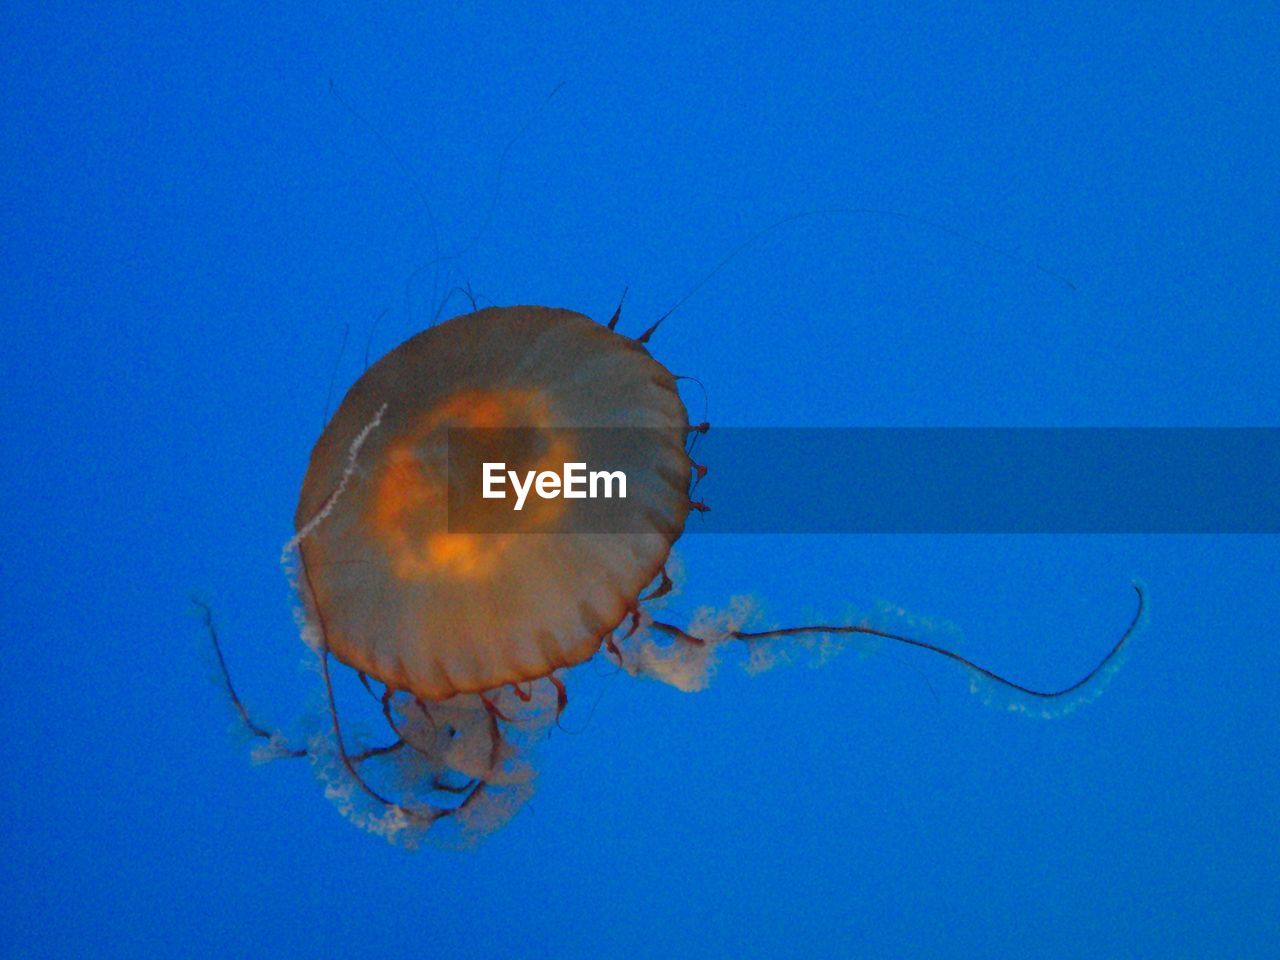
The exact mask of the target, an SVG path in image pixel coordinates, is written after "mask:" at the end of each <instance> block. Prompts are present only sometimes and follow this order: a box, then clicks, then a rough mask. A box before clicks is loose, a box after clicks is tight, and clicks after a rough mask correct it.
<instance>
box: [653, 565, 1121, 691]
mask: <svg viewBox="0 0 1280 960" xmlns="http://www.w3.org/2000/svg"><path fill="white" fill-rule="evenodd" d="M1133 590H1134V592H1135V593H1136V594H1137V595H1138V607H1137V609H1136V610H1135V611H1134V613H1133V619H1132V620H1131V621H1130V622H1129V626H1128V627H1126V628H1125V631H1124V633H1123V634H1122V635H1121V637H1120V639H1119V640H1117V641H1116V643H1115V646H1113V647H1112V648H1111V650H1110V651H1108V653H1107V655H1106V656H1105V657H1103V658H1102V659H1101V660H1100V661H1099V662H1098V664H1097V666H1095V667H1094V668H1093V669H1092V670H1090V671H1089V672H1088V673H1086V674H1085V675H1084V676H1083V677H1081V678H1080V679H1079V680H1077V681H1075V682H1074V683H1072V684H1070V685H1069V686H1066V687H1063V688H1062V689H1061V690H1035V689H1032V688H1031V687H1027V686H1024V685H1023V684H1021V683H1018V682H1016V681H1014V680H1010V679H1009V678H1007V677H1002V676H1000V675H999V674H998V673H995V672H994V671H992V670H988V669H987V668H986V667H983V666H981V665H979V664H976V663H974V662H973V661H972V660H969V659H968V658H967V657H963V656H961V655H960V654H958V653H956V652H955V651H954V650H948V649H947V648H945V647H939V646H937V645H935V644H932V643H928V642H926V641H924V640H917V639H915V638H913V637H907V636H903V635H901V634H897V633H890V632H888V631H886V630H878V629H876V628H875V627H867V626H849V625H837V624H813V625H809V626H803V627H782V628H780V629H777V630H761V631H756V632H752V631H748V630H735V631H733V632H732V633H730V634H729V638H730V639H733V640H741V641H743V642H744V643H751V642H752V641H755V640H772V639H776V638H778V637H796V636H803V635H805V634H822V633H834V634H863V635H865V636H869V637H878V638H880V639H882V640H892V641H894V642H895V643H901V644H905V645H906V646H910V647H918V648H919V649H921V650H928V651H929V652H930V653H936V654H938V655H939V656H943V657H946V658H947V659H948V660H952V661H954V662H955V663H958V664H960V665H961V666H963V667H965V668H966V669H968V670H972V671H974V672H975V673H978V674H981V675H982V676H983V677H986V678H987V679H988V680H992V681H994V682H996V683H998V684H1000V685H1001V686H1004V687H1008V688H1009V689H1011V690H1016V691H1017V692H1018V693H1022V694H1025V695H1027V696H1029V697H1037V698H1039V699H1042V700H1053V699H1056V698H1058V697H1065V696H1067V695H1068V694H1070V693H1074V692H1075V691H1077V690H1079V689H1080V688H1081V687H1083V686H1085V685H1086V684H1087V683H1088V682H1089V681H1090V680H1092V679H1093V678H1094V677H1096V676H1097V675H1098V674H1100V673H1101V672H1102V671H1103V670H1105V669H1106V667H1107V665H1108V664H1110V663H1111V662H1112V661H1113V660H1115V658H1116V656H1117V655H1118V654H1119V653H1120V651H1121V650H1122V649H1123V648H1124V645H1125V644H1126V643H1127V642H1128V641H1129V638H1130V637H1132V636H1133V634H1134V631H1136V630H1137V629H1138V624H1139V623H1141V622H1142V613H1143V609H1144V607H1145V603H1146V600H1145V597H1144V596H1143V593H1142V587H1141V586H1139V585H1138V584H1136V583H1135V584H1134V585H1133ZM653 627H654V629H656V630H660V631H661V632H663V633H666V634H668V635H670V636H672V637H675V638H676V639H677V640H682V641H684V642H685V643H692V644H696V645H699V646H701V645H702V644H705V643H706V642H707V641H706V640H705V639H704V638H703V637H697V636H694V635H693V634H690V633H688V632H687V631H685V630H682V629H680V628H679V627H677V626H676V625H675V624H671V623H663V622H661V621H656V620H655V621H654V622H653Z"/></svg>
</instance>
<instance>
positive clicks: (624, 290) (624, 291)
mask: <svg viewBox="0 0 1280 960" xmlns="http://www.w3.org/2000/svg"><path fill="white" fill-rule="evenodd" d="M628 289H629V288H628V287H625V286H624V287H623V288H622V296H621V297H619V298H618V309H617V310H615V311H613V316H612V317H611V318H610V320H609V329H610V330H614V329H616V328H617V326H618V320H619V319H621V317H622V304H623V303H624V302H626V299H627V290H628Z"/></svg>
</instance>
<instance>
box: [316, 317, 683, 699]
mask: <svg viewBox="0 0 1280 960" xmlns="http://www.w3.org/2000/svg"><path fill="white" fill-rule="evenodd" d="M458 427H464V428H465V427H470V428H486V427H534V428H541V429H540V430H539V431H538V435H539V436H540V437H545V438H550V439H548V440H546V441H545V446H546V449H544V450H543V451H542V452H541V460H540V462H541V463H543V464H545V465H546V466H548V467H553V465H554V467H559V466H560V465H561V464H563V463H565V462H568V461H583V462H586V463H607V464H615V465H616V464H617V463H619V462H621V461H625V462H626V463H628V464H631V465H633V466H634V467H635V469H637V470H638V471H640V475H639V476H635V477H633V480H632V483H631V486H630V490H629V491H628V495H629V497H630V498H631V501H632V503H631V504H630V505H629V509H630V510H632V511H634V512H635V514H636V515H639V516H641V517H643V518H644V526H643V529H641V530H639V531H638V532H634V533H626V534H616V533H615V534H608V535H606V534H600V533H589V532H576V531H573V530H571V529H569V528H567V527H566V526H565V523H566V521H565V512H564V510H563V504H560V505H558V506H557V504H556V503H555V502H554V501H542V502H541V503H538V504H534V505H533V506H532V508H531V509H530V510H529V512H528V513H527V514H525V515H524V516H523V517H522V518H521V524H522V526H521V527H520V530H519V532H499V533H469V532H451V531H450V530H449V526H448V507H449V492H450V491H449V485H450V483H451V477H450V474H449V459H448V433H449V430H450V429H451V428H458ZM592 427H616V428H643V429H639V430H628V431H626V432H625V438H626V439H625V442H624V441H623V440H621V439H620V437H621V436H623V434H621V433H620V432H610V431H609V430H582V429H577V428H592ZM688 430H689V423H688V416H687V414H686V411H685V407H684V404H683V403H682V402H681V400H680V397H679V395H678V393H677V391H676V378H675V377H674V376H673V375H672V374H671V373H670V372H669V371H668V370H667V369H666V368H665V367H664V366H662V364H660V363H658V361H656V360H654V359H653V357H652V356H650V355H649V353H648V351H647V350H646V349H645V348H644V346H643V345H642V344H641V343H639V342H638V341H636V340H633V339H631V338H628V337H624V336H621V335H619V334H617V333H614V332H613V331H612V330H610V329H608V328H607V327H605V326H602V325H600V324H598V323H596V322H595V321H593V320H591V319H589V318H588V317H585V316H583V315H581V314H578V313H574V312H572V311H569V310H558V309H552V308H548V307H535V306H518V307H497V308H491V309H485V310H479V311H476V312H474V313H471V314H467V315H464V316H460V317H456V318H454V319H452V320H448V321H446V322H444V323H442V324H440V325H439V326H436V327H432V328H431V329H428V330H426V331H423V332H422V333H420V334H418V335H417V336H415V337H413V338H412V339H410V340H408V341H406V342H405V343H403V344H401V345H400V346H399V347H397V348H396V349H395V350H393V351H392V352H391V353H389V354H387V355H386V356H385V357H383V358H382V359H381V360H379V361H378V362H377V363H376V364H374V365H373V366H372V367H370V368H369V370H368V371H366V372H365V374H364V375H363V376H362V377H361V378H360V379H359V380H358V381H357V382H356V383H355V385H354V386H353V387H352V388H351V390H350V391H349V392H348V393H347V395H346V397H345V399H344V400H343V401H342V404H341V406H340V407H339V408H338V411H337V413H336V414H335V415H334V417H333V419H332V420H331V421H330V422H329V424H328V426H327V427H326V428H325V430H324V432H323V433H322V434H321V436H320V439H319V440H318V441H317V443H316V445H315V448H314V449H313V450H312V453H311V462H310V465H309V467H308V469H307V473H306V477H305V479H304V480H303V484H302V493H301V497H300V498H299V501H298V509H297V513H296V515H295V517H294V523H295V528H296V530H297V532H298V535H297V537H296V538H295V541H294V542H295V544H296V546H297V549H298V551H299V571H298V578H297V579H298V588H299V593H300V594H301V596H302V600H303V604H304V609H305V613H306V618H307V621H308V625H309V626H310V627H311V628H313V630H314V632H315V636H316V639H317V640H318V641H319V643H320V644H321V646H322V648H323V649H324V650H326V651H328V652H331V653H332V654H333V655H334V656H335V657H336V658H337V659H338V660H340V661H342V662H344V663H346V664H347V665H349V666H351V667H353V668H355V669H356V670H358V671H360V672H362V673H364V674H366V675H368V676H371V677H374V678H376V679H378V680H380V681H382V683H383V684H385V685H386V686H387V688H389V689H391V690H399V691H407V692H409V693H411V694H413V695H414V696H416V697H419V698H422V699H424V700H429V701H436V702H439V701H443V700H446V699H448V698H449V697H452V696H454V695H455V694H461V693H481V692H483V691H487V690H493V689H495V688H498V687H501V686H503V685H504V684H515V683H519V682H522V681H527V680H534V679H537V678H541V677H546V676H549V675H550V674H551V673H552V671H554V670H556V669H558V668H561V667H569V666H572V665H574V664H577V663H581V662H582V661H584V660H588V659H590V658H591V657H592V656H593V655H594V654H595V653H596V652H597V651H598V650H599V648H600V645H601V643H602V641H603V640H604V639H605V638H606V637H607V635H608V634H609V633H610V631H611V630H613V629H614V628H615V627H617V626H618V625H619V623H621V621H622V620H623V619H624V618H626V616H627V615H628V613H629V612H631V611H633V610H634V609H635V606H636V601H637V597H638V596H639V594H640V592H641V590H643V588H644V587H645V586H646V585H647V584H649V583H650V582H652V581H653V580H654V578H655V577H656V576H658V575H659V573H660V572H661V571H662V568H663V564H664V563H665V562H666V559H667V556H668V554H669V553H670V550H671V546H672V544H673V543H674V542H675V541H676V539H677V538H678V537H679V536H680V534H681V532H682V531H683V529H684V523H685V518H686V516H687V514H688V512H689V479H690V465H691V464H690V459H689V457H688V455H687V454H686V452H685V439H686V435H687V433H688ZM502 436H508V435H507V434H503V435H502ZM494 456H495V458H497V459H501V457H502V451H498V452H497V453H496V454H495V455H494ZM452 482H454V483H456V482H457V480H456V478H453V480H452ZM504 509H506V510H510V506H509V505H505V506H504ZM541 533H555V534H558V535H556V536H537V535H526V534H541Z"/></svg>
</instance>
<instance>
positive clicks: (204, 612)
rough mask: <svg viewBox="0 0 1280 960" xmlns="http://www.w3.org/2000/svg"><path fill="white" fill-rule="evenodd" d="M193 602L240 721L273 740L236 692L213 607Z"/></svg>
mask: <svg viewBox="0 0 1280 960" xmlns="http://www.w3.org/2000/svg"><path fill="white" fill-rule="evenodd" d="M192 603H194V604H195V605H196V606H197V607H199V608H200V613H201V616H202V618H203V620H204V627H205V630H207V631H208V633H209V640H210V641H211V642H212V643H213V652H214V653H215V654H216V655H217V657H218V669H219V671H221V673H222V685H223V686H224V687H225V688H226V691H227V696H229V697H230V698H231V705H232V706H234V707H235V708H236V713H237V714H239V716H240V722H241V723H243V724H244V726H245V729H246V730H248V731H249V732H250V733H252V734H253V735H254V736H255V737H259V738H261V739H263V740H266V741H268V742H271V741H272V740H274V739H275V735H274V734H272V732H271V731H270V730H268V729H266V728H265V727H263V726H260V725H259V724H257V723H255V722H254V720H253V718H252V717H251V716H249V710H248V708H247V707H245V705H244V702H243V701H242V700H241V699H240V695H239V694H238V693H237V692H236V687H235V684H234V683H232V682H231V671H230V670H228V669H227V660H226V657H224V656H223V655H222V642H221V641H220V640H219V639H218V627H217V625H216V624H215V623H214V622H213V608H212V607H210V606H209V604H207V603H205V602H204V601H203V600H196V599H194V598H193V599H192ZM281 755H282V756H286V757H305V756H306V755H307V751H306V750H300V749H292V748H291V749H285V750H282V751H281Z"/></svg>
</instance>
